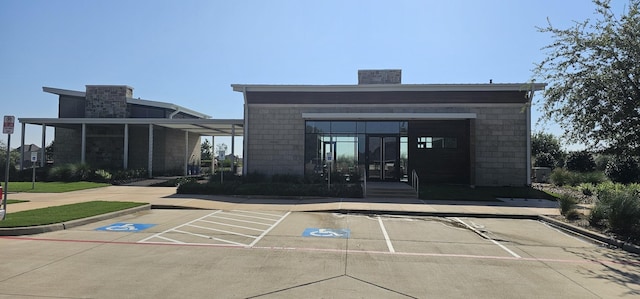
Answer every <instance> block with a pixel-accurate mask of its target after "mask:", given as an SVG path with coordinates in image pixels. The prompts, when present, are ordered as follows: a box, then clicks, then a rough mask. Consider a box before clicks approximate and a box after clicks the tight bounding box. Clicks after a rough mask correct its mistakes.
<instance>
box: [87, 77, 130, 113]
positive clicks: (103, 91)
mask: <svg viewBox="0 0 640 299" xmlns="http://www.w3.org/2000/svg"><path fill="white" fill-rule="evenodd" d="M132 96H133V89H132V88H131V87H128V86H102V85H87V88H86V105H85V117H88V118H126V117H128V112H127V98H128V97H129V98H130V97H132Z"/></svg>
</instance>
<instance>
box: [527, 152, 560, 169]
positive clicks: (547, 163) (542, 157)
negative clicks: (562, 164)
mask: <svg viewBox="0 0 640 299" xmlns="http://www.w3.org/2000/svg"><path fill="white" fill-rule="evenodd" d="M557 163H558V161H557V160H556V158H555V157H554V156H553V155H552V154H550V153H540V154H538V155H537V156H536V157H535V160H534V163H533V166H536V167H551V168H553V167H555V166H556V164H557Z"/></svg>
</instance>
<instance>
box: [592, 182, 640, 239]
mask: <svg viewBox="0 0 640 299" xmlns="http://www.w3.org/2000/svg"><path fill="white" fill-rule="evenodd" d="M619 186H620V185H617V184H614V185H611V187H612V188H610V189H602V190H599V191H598V201H597V202H596V204H595V206H594V208H593V210H592V212H591V216H590V217H589V222H590V223H592V224H593V225H604V223H603V222H604V221H603V220H606V224H607V225H608V228H609V229H610V230H611V231H612V232H614V233H617V234H619V235H622V236H626V237H629V238H633V239H638V238H640V198H639V194H640V193H639V191H638V186H637V185H633V186H629V187H622V188H620V187H619Z"/></svg>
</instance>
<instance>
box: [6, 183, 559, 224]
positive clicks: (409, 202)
mask: <svg viewBox="0 0 640 299" xmlns="http://www.w3.org/2000/svg"><path fill="white" fill-rule="evenodd" d="M8 198H9V199H19V200H28V202H24V203H15V204H10V205H8V206H7V213H13V212H19V211H25V210H32V209H38V208H44V207H50V206H59V205H65V204H71V203H78V202H86V201H97V200H102V201H132V202H145V203H150V204H151V205H152V206H156V207H180V208H197V209H212V210H218V209H219V210H240V209H242V210H271V211H274V210H278V211H336V210H348V211H361V212H366V211H371V212H377V213H385V212H386V213H433V214H464V215H496V216H498V217H499V216H537V215H558V214H559V210H558V208H556V207H550V203H551V202H549V201H546V200H542V201H539V200H527V201H525V200H521V199H516V200H511V201H510V200H505V201H502V202H470V201H439V200H438V201H423V200H419V199H411V198H282V197H264V196H250V197H247V196H242V197H240V196H238V197H233V196H217V195H183V194H176V188H175V187H146V186H108V187H102V188H96V189H87V190H80V191H73V192H65V193H10V194H8ZM554 205H555V204H554V203H551V206H554Z"/></svg>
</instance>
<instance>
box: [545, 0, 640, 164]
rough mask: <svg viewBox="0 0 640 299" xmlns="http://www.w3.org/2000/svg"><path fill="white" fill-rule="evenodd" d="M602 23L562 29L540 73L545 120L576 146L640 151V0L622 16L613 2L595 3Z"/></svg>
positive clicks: (554, 29) (600, 0)
mask: <svg viewBox="0 0 640 299" xmlns="http://www.w3.org/2000/svg"><path fill="white" fill-rule="evenodd" d="M593 2H594V4H595V5H596V12H597V19H595V20H593V21H592V20H585V21H583V22H575V25H574V26H573V27H570V28H567V29H560V28H557V27H554V26H553V25H552V24H551V22H550V21H549V22H548V25H547V26H546V27H543V28H538V30H539V31H540V32H542V33H548V34H551V35H552V38H553V39H554V42H553V43H551V44H550V45H547V46H546V47H545V48H543V49H544V50H546V51H547V53H546V55H547V56H546V58H544V59H543V60H542V61H541V62H540V63H539V64H538V65H537V66H536V68H535V69H534V72H535V75H536V77H537V78H540V79H542V80H543V81H544V82H547V83H548V84H549V85H548V86H547V88H546V90H545V92H544V97H545V99H544V105H543V110H544V115H543V116H544V118H545V119H547V120H549V119H552V120H554V121H556V122H557V123H559V124H560V126H561V127H562V128H563V129H564V130H565V134H564V137H566V138H567V140H568V141H570V142H581V143H584V144H587V145H590V146H592V147H593V148H598V147H600V148H608V149H610V150H611V151H613V152H617V153H631V154H636V155H637V154H638V153H639V152H640V134H637V132H639V131H640V107H639V106H638V105H639V103H640V38H639V36H640V0H629V5H628V6H627V7H626V13H624V14H623V15H621V16H619V17H618V16H616V15H615V14H614V13H613V12H612V11H611V9H610V6H609V3H610V0H594V1H593Z"/></svg>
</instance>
